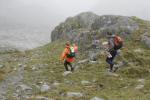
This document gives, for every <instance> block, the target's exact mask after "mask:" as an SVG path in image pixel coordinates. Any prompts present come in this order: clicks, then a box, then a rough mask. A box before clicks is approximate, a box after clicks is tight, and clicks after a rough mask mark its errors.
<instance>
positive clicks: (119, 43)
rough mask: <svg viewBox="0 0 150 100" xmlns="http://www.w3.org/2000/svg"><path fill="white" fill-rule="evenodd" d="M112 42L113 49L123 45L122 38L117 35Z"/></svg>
mask: <svg viewBox="0 0 150 100" xmlns="http://www.w3.org/2000/svg"><path fill="white" fill-rule="evenodd" d="M114 44H115V47H114V49H115V50H118V49H120V48H122V46H123V40H122V38H121V37H119V36H115V37H114Z"/></svg>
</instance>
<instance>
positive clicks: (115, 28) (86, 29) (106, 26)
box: [51, 12, 139, 41]
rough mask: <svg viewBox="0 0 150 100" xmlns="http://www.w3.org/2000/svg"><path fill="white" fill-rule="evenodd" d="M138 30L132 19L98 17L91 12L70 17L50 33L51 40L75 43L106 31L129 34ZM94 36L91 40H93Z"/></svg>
mask: <svg viewBox="0 0 150 100" xmlns="http://www.w3.org/2000/svg"><path fill="white" fill-rule="evenodd" d="M138 29H139V25H138V23H137V22H136V21H135V20H134V19H133V18H132V17H127V16H115V15H104V16H98V15H96V14H94V13H91V12H85V13H81V14H79V15H77V16H75V17H70V18H68V19H67V20H66V21H65V22H63V23H61V24H60V25H59V26H57V27H56V28H55V29H54V30H53V31H52V34H51V40H52V41H55V40H57V39H71V40H72V39H74V41H77V40H80V38H81V37H82V39H83V36H84V37H85V38H86V39H85V40H89V39H88V37H91V38H92V35H93V34H94V36H95V35H102V34H104V33H106V32H107V31H109V32H113V33H116V32H117V33H121V32H122V33H126V34H130V33H132V32H134V31H135V30H138ZM87 34H88V35H87ZM89 35H90V36H89ZM94 36H93V38H95V37H94Z"/></svg>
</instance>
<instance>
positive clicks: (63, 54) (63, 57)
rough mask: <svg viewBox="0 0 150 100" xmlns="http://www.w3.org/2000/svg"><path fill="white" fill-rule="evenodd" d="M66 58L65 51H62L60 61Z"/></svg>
mask: <svg viewBox="0 0 150 100" xmlns="http://www.w3.org/2000/svg"><path fill="white" fill-rule="evenodd" d="M65 58H66V49H65V50H64V51H63V53H62V55H61V60H62V61H63V60H64V59H65Z"/></svg>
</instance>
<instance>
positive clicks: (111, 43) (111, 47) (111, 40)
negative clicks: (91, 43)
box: [108, 39, 115, 50]
mask: <svg viewBox="0 0 150 100" xmlns="http://www.w3.org/2000/svg"><path fill="white" fill-rule="evenodd" d="M108 43H109V50H111V49H113V48H114V46H115V45H114V40H113V39H110V40H109V41H108Z"/></svg>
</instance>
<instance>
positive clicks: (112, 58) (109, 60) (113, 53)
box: [106, 50, 117, 70]
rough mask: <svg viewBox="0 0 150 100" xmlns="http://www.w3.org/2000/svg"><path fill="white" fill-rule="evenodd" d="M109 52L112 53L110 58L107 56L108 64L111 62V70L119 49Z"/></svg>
mask: <svg viewBox="0 0 150 100" xmlns="http://www.w3.org/2000/svg"><path fill="white" fill-rule="evenodd" d="M109 53H110V54H111V56H112V57H110V58H109V57H107V58H106V62H107V63H108V64H110V70H113V66H114V62H113V60H114V58H115V56H116V55H117V50H112V51H109Z"/></svg>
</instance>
